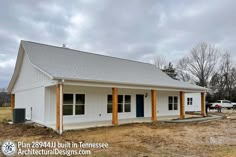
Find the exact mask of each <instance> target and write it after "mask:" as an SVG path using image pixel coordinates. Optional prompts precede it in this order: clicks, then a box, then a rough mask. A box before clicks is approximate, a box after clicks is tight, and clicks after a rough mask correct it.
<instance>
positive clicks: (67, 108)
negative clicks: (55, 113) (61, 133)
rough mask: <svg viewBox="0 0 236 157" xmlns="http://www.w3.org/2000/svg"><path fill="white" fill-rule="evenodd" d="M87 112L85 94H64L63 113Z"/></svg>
mask: <svg viewBox="0 0 236 157" xmlns="http://www.w3.org/2000/svg"><path fill="white" fill-rule="evenodd" d="M84 113H85V94H64V95H63V115H65V116H66V115H83V114H84Z"/></svg>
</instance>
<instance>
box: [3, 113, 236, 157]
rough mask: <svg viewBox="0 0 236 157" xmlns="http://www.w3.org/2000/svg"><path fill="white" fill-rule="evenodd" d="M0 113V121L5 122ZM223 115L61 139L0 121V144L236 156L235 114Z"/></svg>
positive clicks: (102, 130) (46, 131)
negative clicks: (100, 145)
mask: <svg viewBox="0 0 236 157" xmlns="http://www.w3.org/2000/svg"><path fill="white" fill-rule="evenodd" d="M2 112H3V111H1V112H0V113H1V119H5V118H2ZM4 112H6V110H5V111H4ZM225 112H227V113H221V114H222V115H225V118H224V119H222V120H218V121H209V122H198V123H196V122H195V123H185V124H183V123H182V124H173V123H168V124H167V123H160V122H157V123H152V124H151V123H143V124H129V125H122V126H116V127H103V128H95V129H86V130H80V131H68V132H65V133H63V135H62V136H59V135H58V134H56V133H55V132H53V131H52V130H51V129H47V128H43V127H38V126H34V125H10V124H7V123H5V122H2V123H0V135H1V136H0V141H4V140H6V139H11V140H14V141H28V142H29V141H61V142H63V141H73V142H79V141H84V142H102V143H104V142H107V143H108V144H109V148H108V149H103V150H100V149H99V150H98V149H96V150H92V155H91V156H101V157H103V156H105V157H106V156H135V157H136V156H140V157H144V156H145V157H151V156H155V157H156V156H160V157H169V156H170V157H172V156H173V157H178V156H180V157H182V156H191V157H199V156H200V157H201V156H202V157H236V111H232V112H231V111H230V112H229V111H225ZM213 114H216V113H213ZM8 117H9V115H8ZM227 117H228V118H227Z"/></svg>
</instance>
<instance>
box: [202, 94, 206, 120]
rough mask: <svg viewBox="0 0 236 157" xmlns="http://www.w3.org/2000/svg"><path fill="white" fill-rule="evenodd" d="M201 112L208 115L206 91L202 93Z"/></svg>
mask: <svg viewBox="0 0 236 157" xmlns="http://www.w3.org/2000/svg"><path fill="white" fill-rule="evenodd" d="M201 114H202V116H204V117H205V116H206V111H205V93H204V92H202V93H201Z"/></svg>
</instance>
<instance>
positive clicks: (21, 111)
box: [12, 108, 25, 123]
mask: <svg viewBox="0 0 236 157" xmlns="http://www.w3.org/2000/svg"><path fill="white" fill-rule="evenodd" d="M12 117H13V118H12V119H13V120H12V121H13V123H24V122H25V108H15V109H13V116H12Z"/></svg>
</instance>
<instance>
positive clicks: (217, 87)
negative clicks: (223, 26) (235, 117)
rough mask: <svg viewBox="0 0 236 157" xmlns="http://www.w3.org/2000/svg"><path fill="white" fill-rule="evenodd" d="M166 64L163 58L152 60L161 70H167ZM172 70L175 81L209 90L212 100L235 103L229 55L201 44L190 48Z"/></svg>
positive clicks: (234, 70)
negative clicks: (190, 83) (230, 100)
mask: <svg viewBox="0 0 236 157" xmlns="http://www.w3.org/2000/svg"><path fill="white" fill-rule="evenodd" d="M166 63H167V61H166V60H165V59H164V58H163V57H155V59H154V64H155V65H156V66H157V67H158V68H160V69H162V70H163V69H166V67H167V69H168V66H167V64H166ZM172 68H173V67H172ZM174 70H175V71H176V73H177V76H176V77H177V79H179V80H181V81H186V82H194V83H195V84H197V85H199V86H202V87H208V88H210V89H211V92H210V93H212V97H214V98H213V99H235V101H236V96H234V95H236V67H235V64H233V61H232V60H231V55H230V53H228V52H222V51H221V50H219V49H218V48H216V47H215V46H214V45H211V44H207V43H205V42H202V43H199V44H197V45H196V46H195V47H194V48H192V49H191V51H190V52H189V54H188V55H187V56H185V57H183V58H181V59H180V60H179V61H178V63H177V64H176V66H175V68H174ZM163 71H164V70H163ZM164 72H165V71H164ZM169 76H171V75H169Z"/></svg>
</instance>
